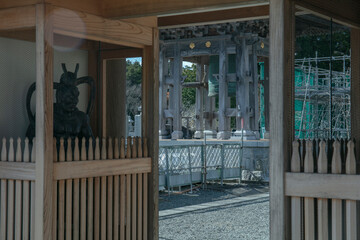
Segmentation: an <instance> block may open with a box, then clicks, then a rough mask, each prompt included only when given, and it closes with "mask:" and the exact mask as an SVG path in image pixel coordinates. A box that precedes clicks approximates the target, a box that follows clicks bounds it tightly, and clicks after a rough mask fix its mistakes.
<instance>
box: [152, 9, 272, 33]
mask: <svg viewBox="0 0 360 240" xmlns="http://www.w3.org/2000/svg"><path fill="white" fill-rule="evenodd" d="M268 17H269V5H263V6H255V7H244V8H237V9H228V10H221V11H213V12H204V13H193V14H184V15H176V16H168V17H159V19H158V26H159V28H173V27H185V26H192V25H204V24H212V23H221V22H229V21H241V20H243V21H244V20H250V19H251V20H253V19H262V18H268Z"/></svg>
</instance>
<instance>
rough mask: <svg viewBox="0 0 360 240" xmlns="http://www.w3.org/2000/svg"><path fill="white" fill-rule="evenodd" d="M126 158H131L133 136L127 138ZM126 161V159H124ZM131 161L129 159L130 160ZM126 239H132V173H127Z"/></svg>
mask: <svg viewBox="0 0 360 240" xmlns="http://www.w3.org/2000/svg"><path fill="white" fill-rule="evenodd" d="M126 158H131V137H128V138H127V148H126ZM122 161H124V160H122ZM128 161H129V160H128ZM125 195H126V207H125V209H126V223H125V224H126V225H125V226H126V240H130V239H131V174H126V194H125Z"/></svg>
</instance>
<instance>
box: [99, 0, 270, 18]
mask: <svg viewBox="0 0 360 240" xmlns="http://www.w3.org/2000/svg"><path fill="white" fill-rule="evenodd" d="M268 3H269V1H268V0H196V1H194V0H172V1H168V0H152V1H149V0H131V1H115V0H104V1H103V14H104V16H105V17H109V18H116V17H122V18H125V17H144V16H159V15H164V14H172V13H177V14H178V13H194V12H200V11H201V12H204V11H211V10H216V9H219V8H222V9H225V8H228V9H229V8H237V7H241V6H246V5H248V6H249V5H261V4H268Z"/></svg>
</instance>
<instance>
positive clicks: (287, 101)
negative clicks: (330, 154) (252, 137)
mask: <svg viewBox="0 0 360 240" xmlns="http://www.w3.org/2000/svg"><path fill="white" fill-rule="evenodd" d="M294 13H295V8H294V4H293V1H292V0H270V32H271V34H270V59H269V62H270V81H271V84H270V102H271V105H270V137H271V138H270V139H271V140H270V142H271V144H270V189H271V192H270V239H272V240H284V239H291V235H290V232H291V231H290V229H291V227H290V224H291V222H290V221H291V216H290V200H289V199H288V198H286V197H285V185H286V182H285V181H284V176H285V171H288V170H290V159H291V145H292V140H293V136H294V105H293V102H294V42H295V31H294V30H295V26H294V25H295V14H294Z"/></svg>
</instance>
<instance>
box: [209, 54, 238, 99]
mask: <svg viewBox="0 0 360 240" xmlns="http://www.w3.org/2000/svg"><path fill="white" fill-rule="evenodd" d="M235 72H236V64H235V54H229V55H228V73H235ZM213 74H219V56H218V55H212V56H210V64H209V93H208V96H209V97H213V96H217V95H218V94H219V82H218V80H217V79H216V78H215V77H214V76H213ZM228 96H229V97H234V96H236V83H235V82H230V83H229V84H228Z"/></svg>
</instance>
